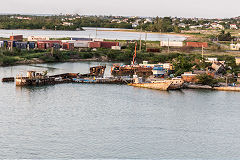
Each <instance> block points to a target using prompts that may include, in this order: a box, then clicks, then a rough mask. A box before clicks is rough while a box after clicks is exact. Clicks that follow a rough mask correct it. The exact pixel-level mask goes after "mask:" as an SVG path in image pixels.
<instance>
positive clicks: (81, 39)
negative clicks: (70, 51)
mask: <svg viewBox="0 0 240 160" xmlns="http://www.w3.org/2000/svg"><path fill="white" fill-rule="evenodd" d="M71 40H75V41H92V38H76V37H72V38H71Z"/></svg>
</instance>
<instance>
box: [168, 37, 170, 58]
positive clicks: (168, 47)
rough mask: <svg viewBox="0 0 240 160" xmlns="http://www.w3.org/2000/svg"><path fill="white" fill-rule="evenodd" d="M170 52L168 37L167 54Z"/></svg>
mask: <svg viewBox="0 0 240 160" xmlns="http://www.w3.org/2000/svg"><path fill="white" fill-rule="evenodd" d="M169 53H170V46H169V38H168V54H169Z"/></svg>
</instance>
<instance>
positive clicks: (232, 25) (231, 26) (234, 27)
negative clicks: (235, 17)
mask: <svg viewBox="0 0 240 160" xmlns="http://www.w3.org/2000/svg"><path fill="white" fill-rule="evenodd" d="M230 29H236V30H237V29H238V26H237V25H236V24H230Z"/></svg>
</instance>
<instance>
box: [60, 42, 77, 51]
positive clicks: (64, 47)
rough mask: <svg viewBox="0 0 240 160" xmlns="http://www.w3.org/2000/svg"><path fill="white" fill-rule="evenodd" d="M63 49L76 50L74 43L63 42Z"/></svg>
mask: <svg viewBox="0 0 240 160" xmlns="http://www.w3.org/2000/svg"><path fill="white" fill-rule="evenodd" d="M62 49H65V50H74V43H62Z"/></svg>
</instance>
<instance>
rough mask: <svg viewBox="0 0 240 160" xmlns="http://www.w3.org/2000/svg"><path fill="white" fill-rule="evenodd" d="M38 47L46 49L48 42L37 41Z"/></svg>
mask: <svg viewBox="0 0 240 160" xmlns="http://www.w3.org/2000/svg"><path fill="white" fill-rule="evenodd" d="M37 48H38V49H46V43H44V42H37Z"/></svg>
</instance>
